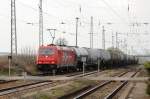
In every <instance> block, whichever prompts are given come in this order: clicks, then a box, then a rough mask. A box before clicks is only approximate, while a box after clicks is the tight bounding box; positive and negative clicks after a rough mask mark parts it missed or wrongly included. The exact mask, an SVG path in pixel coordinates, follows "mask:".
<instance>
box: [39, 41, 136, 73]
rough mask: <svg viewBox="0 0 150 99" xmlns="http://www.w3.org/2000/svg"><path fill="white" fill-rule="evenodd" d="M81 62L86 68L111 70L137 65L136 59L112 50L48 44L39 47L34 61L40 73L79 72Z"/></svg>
mask: <svg viewBox="0 0 150 99" xmlns="http://www.w3.org/2000/svg"><path fill="white" fill-rule="evenodd" d="M83 62H84V63H85V67H86V68H97V67H98V66H97V65H98V64H100V68H111V67H115V66H125V65H130V64H137V63H138V58H136V57H135V56H132V55H126V54H124V53H122V52H119V51H113V50H103V49H95V48H85V47H70V46H58V45H54V44H50V45H47V46H40V47H39V51H38V55H37V60H36V64H37V67H38V69H39V70H42V71H52V70H66V69H67V70H68V69H76V70H81V69H82V65H83ZM98 62H99V63H98Z"/></svg>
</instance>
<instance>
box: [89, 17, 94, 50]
mask: <svg viewBox="0 0 150 99" xmlns="http://www.w3.org/2000/svg"><path fill="white" fill-rule="evenodd" d="M90 48H93V16H91V29H90Z"/></svg>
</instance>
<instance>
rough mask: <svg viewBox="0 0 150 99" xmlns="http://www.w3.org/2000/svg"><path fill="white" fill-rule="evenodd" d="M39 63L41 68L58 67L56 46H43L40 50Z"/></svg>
mask: <svg viewBox="0 0 150 99" xmlns="http://www.w3.org/2000/svg"><path fill="white" fill-rule="evenodd" d="M37 64H38V68H39V69H44V70H49V69H55V68H57V65H56V64H57V51H56V47H55V46H41V47H40V48H39V51H38V56H37Z"/></svg>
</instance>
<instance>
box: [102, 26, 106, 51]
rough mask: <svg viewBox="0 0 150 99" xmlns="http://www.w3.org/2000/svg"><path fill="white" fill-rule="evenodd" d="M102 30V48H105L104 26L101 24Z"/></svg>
mask: <svg viewBox="0 0 150 99" xmlns="http://www.w3.org/2000/svg"><path fill="white" fill-rule="evenodd" d="M102 28H103V32H102V46H103V49H105V27H104V26H103V27H102Z"/></svg>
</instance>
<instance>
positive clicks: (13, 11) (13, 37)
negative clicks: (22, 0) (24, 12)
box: [11, 0, 17, 56]
mask: <svg viewBox="0 0 150 99" xmlns="http://www.w3.org/2000/svg"><path fill="white" fill-rule="evenodd" d="M13 55H17V31H16V0H11V56H13Z"/></svg>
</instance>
